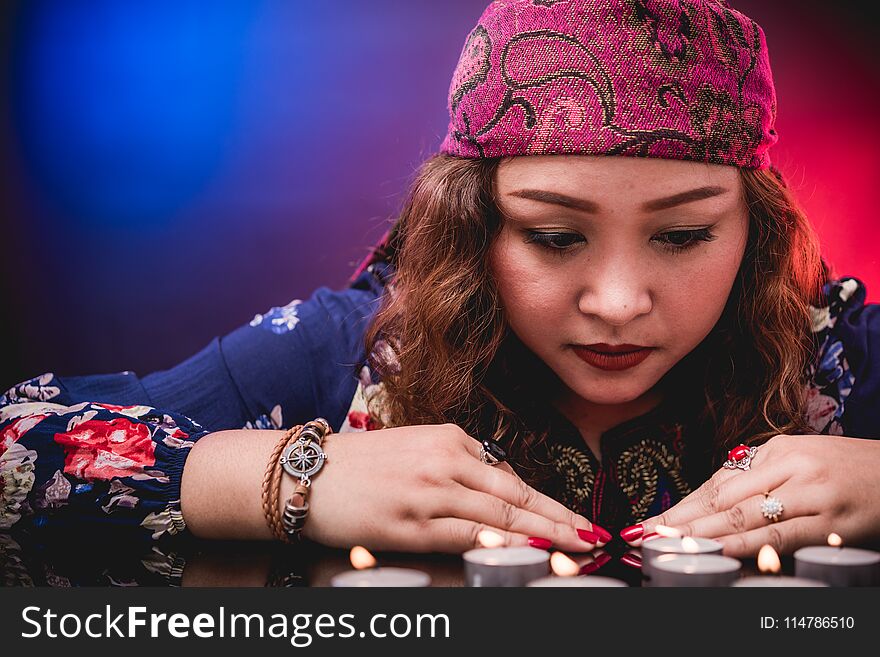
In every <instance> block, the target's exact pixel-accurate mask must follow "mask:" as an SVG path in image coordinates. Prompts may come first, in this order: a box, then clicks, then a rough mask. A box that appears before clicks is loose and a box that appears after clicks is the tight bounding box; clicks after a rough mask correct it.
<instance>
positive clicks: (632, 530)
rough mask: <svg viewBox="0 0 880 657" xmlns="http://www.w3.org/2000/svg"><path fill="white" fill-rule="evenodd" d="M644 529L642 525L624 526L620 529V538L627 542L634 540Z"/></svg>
mask: <svg viewBox="0 0 880 657" xmlns="http://www.w3.org/2000/svg"><path fill="white" fill-rule="evenodd" d="M644 531H645V528H644V527H643V526H642V525H632V526H631V527H626V528H625V529H621V530H620V538H622V539H623V540H624V541H626V542H627V543H628V542H630V541H635V540H637V539H638V538H639V537H640V536H641V535H642V534H643V533H644Z"/></svg>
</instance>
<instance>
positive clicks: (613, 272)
mask: <svg viewBox="0 0 880 657" xmlns="http://www.w3.org/2000/svg"><path fill="white" fill-rule="evenodd" d="M582 280H583V281H584V284H583V286H582V288H581V290H580V292H579V293H578V309H579V310H580V311H581V312H582V313H584V314H585V315H592V316H594V317H596V318H598V319H601V320H602V321H603V322H605V323H607V324H610V325H612V326H624V325H626V324H628V323H629V322H632V321H633V320H634V319H636V318H637V317H639V316H641V315H647V314H648V313H650V312H651V309H652V308H653V307H654V299H653V291H652V283H651V280H652V275H651V272H649V271H647V270H645V269H644V268H643V267H640V266H639V264H638V260H637V259H636V258H634V257H632V256H631V255H626V254H620V256H616V257H614V258H606V259H602V260H594V261H593V262H592V263H591V264H590V268H589V271H587V272H586V273H585V276H584V277H583V279H582Z"/></svg>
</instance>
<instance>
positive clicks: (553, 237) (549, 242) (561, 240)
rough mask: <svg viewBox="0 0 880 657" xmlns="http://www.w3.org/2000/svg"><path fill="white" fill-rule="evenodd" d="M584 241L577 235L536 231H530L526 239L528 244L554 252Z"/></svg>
mask: <svg viewBox="0 0 880 657" xmlns="http://www.w3.org/2000/svg"><path fill="white" fill-rule="evenodd" d="M583 241H584V238H583V236H582V235H578V234H577V233H539V232H535V231H528V234H527V235H526V239H525V242H526V244H532V243H534V244H538V245H539V246H542V247H544V248H547V249H551V250H554V251H563V250H565V249H568V248H569V247H571V246H574V245H575V244H578V243H580V242H583Z"/></svg>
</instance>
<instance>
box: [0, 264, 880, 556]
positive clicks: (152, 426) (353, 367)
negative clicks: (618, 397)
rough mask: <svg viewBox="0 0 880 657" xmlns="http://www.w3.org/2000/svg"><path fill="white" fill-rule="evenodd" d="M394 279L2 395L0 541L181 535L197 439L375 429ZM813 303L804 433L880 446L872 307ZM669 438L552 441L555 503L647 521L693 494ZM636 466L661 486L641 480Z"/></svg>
mask: <svg viewBox="0 0 880 657" xmlns="http://www.w3.org/2000/svg"><path fill="white" fill-rule="evenodd" d="M392 273H393V271H392V269H391V267H390V265H388V264H386V263H384V262H376V263H373V264H372V265H370V266H369V267H368V268H367V269H365V270H364V271H362V272H361V273H360V274H359V275H358V276H357V277H356V278H355V279H354V280H353V281H352V283H351V284H350V285H349V286H348V287H347V288H346V289H343V290H338V291H334V290H330V289H328V288H326V287H322V288H319V289H318V290H316V291H315V292H314V293H313V294H312V296H311V297H310V298H309V299H308V300H305V301H301V300H299V299H296V300H293V301H291V302H290V303H288V304H287V305H284V306H279V307H275V308H271V309H270V310H268V311H267V312H265V313H263V314H258V315H256V316H255V317H254V318H253V320H251V321H250V322H249V323H247V324H245V325H244V326H242V327H240V328H239V329H237V330H235V331H233V332H232V333H230V334H229V335H226V336H223V337H221V338H215V339H214V340H212V341H211V342H210V343H209V344H208V345H207V346H206V347H205V348H204V349H202V350H201V351H200V352H198V353H197V354H195V355H194V356H192V357H191V358H189V359H188V360H186V361H184V362H182V363H180V364H179V365H177V366H175V367H173V368H171V369H169V370H165V371H160V372H155V373H152V374H149V375H146V376H143V377H138V376H136V375H135V373H133V372H120V373H117V374H99V375H92V376H68V377H60V376H56V375H54V374H52V373H46V374H42V375H40V376H37V377H34V378H32V379H29V380H27V381H23V382H22V383H19V384H18V385H15V386H13V387H12V388H11V389H9V390H7V391H6V392H5V393H4V394H3V395H2V396H0V531H2V530H8V529H9V528H11V527H13V526H16V527H27V528H28V529H30V530H34V531H39V530H40V529H41V528H59V529H64V528H80V529H82V528H86V527H91V528H95V529H98V528H100V527H113V528H115V529H114V531H118V530H119V529H120V527H126V528H129V530H130V531H132V532H133V533H135V534H138V535H140V536H142V537H144V538H147V539H150V538H151V539H160V538H163V537H167V536H171V535H175V534H181V533H182V532H185V530H186V527H185V523H184V519H183V516H182V514H181V511H180V480H181V476H182V472H183V467H184V463H185V461H186V458H187V455H188V454H189V450H190V448H191V447H192V446H193V444H194V442H195V441H197V440H199V438H201V437H202V436H204V435H206V434H207V433H210V432H214V431H219V430H223V429H241V428H252V429H279V428H287V427H290V426H292V425H293V424H296V423H301V422H303V421H305V420H308V419H311V418H313V417H315V416H322V417H325V418H327V419H328V420H329V421H330V423H331V425H332V426H333V429H334V431H337V432H338V431H343V432H344V431H364V430H368V429H371V428H375V426H374V424H373V422H372V421H371V420H370V418H369V416H368V415H367V413H366V408H367V407H366V401H367V399H369V398H370V397H371V396H372V395H375V394H377V393H379V392H380V391H381V387H382V384H381V382H379V381H377V380H376V378H375V377H374V375H373V374H372V373H371V372H370V370H369V368H368V367H366V366H365V362H366V354H365V353H364V345H363V336H364V331H365V329H366V327H367V325H368V323H369V321H370V320H371V318H372V316H373V314H374V313H375V311H376V310H377V308H378V305H379V301H380V298H381V295H382V293H383V291H384V289H385V286H386V285H387V284H388V282H389V280H390V277H391V275H392ZM825 291H826V296H827V299H828V301H829V305H828V306H825V307H822V308H812V309H811V312H812V320H813V331H814V332H815V333H816V334H817V336H818V338H819V344H820V345H821V348H820V350H819V353H817V354H816V357H815V359H814V361H813V364H812V366H811V371H810V374H811V376H810V383H809V385H808V387H807V390H806V391H805V392H806V394H807V395H808V397H809V407H808V418H807V419H808V422H809V424H810V426H811V427H812V428H813V429H814V430H815V431H816V432H817V433H826V434H845V435H849V436H858V437H865V438H880V403H878V402H880V306H878V305H876V304H865V287H864V285H863V284H862V283H861V282H860V281H859V280H857V279H855V278H843V279H839V280H834V281H831V282H829V283H828V284H826V290H825ZM611 434H613V435H614V438H615V439H614V441H611V440H606V438H610V437H611ZM679 439H680V426H678V425H676V424H675V423H674V422H667V421H665V419H664V418H662V417H655V416H654V415H652V414H651V413H649V414H647V415H645V416H642V417H641V418H635V419H634V420H632V421H629V422H627V423H625V424H624V425H621V426H620V427H615V428H614V429H612V430H611V431H610V432H608V435H607V436H603V450H604V449H605V446H606V445H607V446H609V447H608V449H611V447H610V445H612V443H613V444H614V445H618V447H617V448H615V449H616V451H615V452H614V453H609V454H608V455H606V456H608V457H609V458H603V459H602V462H601V464H600V463H599V462H598V461H596V460H595V457H593V455H592V454H591V453H590V452H589V449H587V448H586V446H585V445H583V444H582V443H581V444H580V445H578V443H577V442H576V441H574V442H569V443H568V444H566V443H565V442H564V441H561V442H560V444H559V445H558V446H557V447H556V448H555V450H554V452H553V458H554V467H555V468H556V470H557V471H558V483H559V485H558V486H557V487H556V488H554V491H557V497H559V498H560V499H562V501H564V502H565V503H566V504H568V505H569V506H571V507H572V508H577V509H578V510H579V511H580V512H583V513H585V515H587V517H591V518H594V519H595V520H596V521H597V522H599V523H600V524H601V525H603V526H610V527H615V526H622V523H623V522H628V521H629V520H631V519H633V518H634V519H639V518H642V517H646V516H647V515H651V514H653V513H657V512H659V511H661V510H663V509H665V508H668V507H669V506H671V505H673V504H674V503H675V502H677V501H678V500H679V499H681V497H683V496H684V495H686V494H687V493H688V492H689V491H690V486H689V485H688V483H687V482H686V481H685V480H684V479H683V478H682V476H681V473H680V470H681V464H680V450H679V449H678V445H677V441H678V440H679ZM645 463H648V464H649V467H653V468H654V469H655V470H656V471H657V472H659V476H656V477H651V476H648V477H645V476H642V475H641V474H639V473H638V468H639V467H644V464H645ZM636 464H640V465H636ZM650 464H653V465H650ZM646 481H648V482H653V483H652V484H651V485H650V486H649V488H646V487H645V486H646V484H645V482H646ZM615 500H616V502H615ZM621 509H623V514H622V515H621ZM609 514H611V515H613V519H608V517H609ZM606 523H607V524H606Z"/></svg>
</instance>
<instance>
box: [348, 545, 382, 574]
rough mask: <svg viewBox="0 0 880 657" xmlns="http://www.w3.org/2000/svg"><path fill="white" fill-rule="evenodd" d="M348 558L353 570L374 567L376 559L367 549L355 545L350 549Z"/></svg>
mask: <svg viewBox="0 0 880 657" xmlns="http://www.w3.org/2000/svg"><path fill="white" fill-rule="evenodd" d="M348 558H349V559H350V560H351V565H352V567H354V569H355V570H364V569H366V568H372V567H373V566H375V565H376V557H374V556H373V555H372V554H370V551H369V550H368V549H367V548H365V547H361V546H360V545H355V546H354V547H353V548H351V552H349V554H348Z"/></svg>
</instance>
